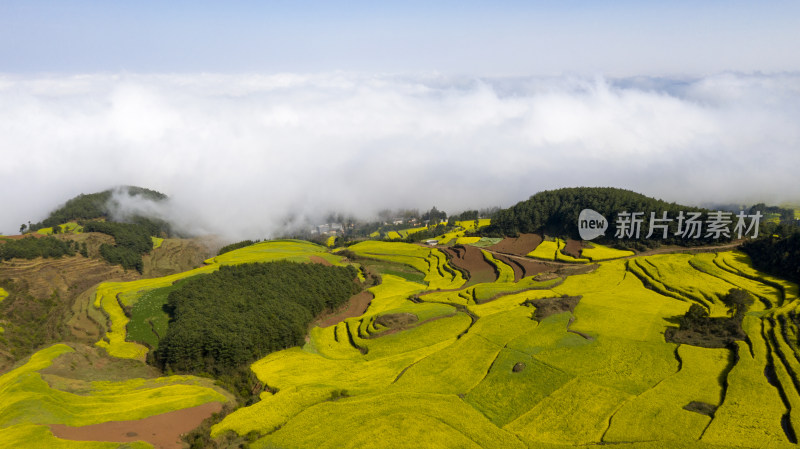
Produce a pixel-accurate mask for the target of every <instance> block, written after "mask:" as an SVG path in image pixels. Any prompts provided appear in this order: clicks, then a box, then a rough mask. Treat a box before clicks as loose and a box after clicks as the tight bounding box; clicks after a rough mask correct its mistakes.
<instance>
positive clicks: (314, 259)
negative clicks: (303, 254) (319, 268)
mask: <svg viewBox="0 0 800 449" xmlns="http://www.w3.org/2000/svg"><path fill="white" fill-rule="evenodd" d="M309 259H310V260H311V261H312V262H314V263H321V264H322V265H325V266H326V267H330V266H332V265H333V264H332V263H330V262H328V261H327V260H325V259H323V258H322V257H319V256H309Z"/></svg>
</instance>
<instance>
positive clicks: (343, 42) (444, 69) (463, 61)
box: [0, 0, 800, 76]
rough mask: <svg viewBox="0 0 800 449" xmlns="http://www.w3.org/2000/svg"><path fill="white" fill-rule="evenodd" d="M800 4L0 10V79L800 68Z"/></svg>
mask: <svg viewBox="0 0 800 449" xmlns="http://www.w3.org/2000/svg"><path fill="white" fill-rule="evenodd" d="M798 17H800V2H796V1H766V2H742V1H707V2H697V1H669V2H644V1H613V2H598V1H579V0H574V1H569V0H568V1H533V2H521V1H499V2H479V1H458V2H457V1H447V2H436V3H435V4H432V2H420V1H408V2H393V3H388V2H358V1H352V2H343V1H333V2H326V1H281V2H275V1H273V2H255V1H253V2H249V1H229V2H209V1H191V2H190V1H170V2H156V1H137V2H118V1H75V0H72V1H70V0H66V1H38V0H34V1H3V2H0V72H5V73H9V72H10V73H40V72H56V73H82V72H98V71H104V72H119V71H131V72H225V73H232V72H243V71H250V72H262V73H263V72H268V73H274V72H324V71H333V70H344V71H366V72H431V71H435V72H439V73H446V74H462V75H481V76H492V75H560V74H564V73H569V74H583V75H585V74H604V75H607V76H633V75H673V76H674V75H690V76H697V75H707V74H714V73H719V72H722V71H739V72H754V71H764V72H779V71H797V70H800V52H798V51H797V48H800V32H798V29H799V28H800V21H799V20H798Z"/></svg>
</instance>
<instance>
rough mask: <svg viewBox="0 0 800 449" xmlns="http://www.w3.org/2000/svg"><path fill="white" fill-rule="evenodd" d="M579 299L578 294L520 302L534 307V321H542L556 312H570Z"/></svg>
mask: <svg viewBox="0 0 800 449" xmlns="http://www.w3.org/2000/svg"><path fill="white" fill-rule="evenodd" d="M580 300H581V297H580V296H561V297H558V298H542V299H528V300H526V301H525V302H523V303H522V304H524V305H530V306H533V307H536V311H535V312H534V313H533V317H534V319H536V321H542V320H543V319H545V318H547V317H549V316H550V315H555V314H557V313H562V312H570V313H572V312H573V311H574V310H575V306H577V305H578V303H579V302H580Z"/></svg>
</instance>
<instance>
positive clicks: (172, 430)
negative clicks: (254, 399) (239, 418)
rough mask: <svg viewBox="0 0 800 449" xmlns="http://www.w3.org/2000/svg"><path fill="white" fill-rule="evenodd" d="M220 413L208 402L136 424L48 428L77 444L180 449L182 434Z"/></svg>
mask: <svg viewBox="0 0 800 449" xmlns="http://www.w3.org/2000/svg"><path fill="white" fill-rule="evenodd" d="M220 410H222V404H221V403H219V402H209V403H208V404H203V405H199V406H197V407H191V408H187V409H183V410H176V411H174V412H168V413H163V414H161V415H155V416H151V417H149V418H144V419H140V420H137V421H111V422H107V423H102V424H94V425H91V426H83V427H70V426H65V425H63V424H53V425H51V426H50V429H51V430H52V432H53V435H55V436H56V437H58V438H64V439H67V440H76V441H112V442H120V443H127V442H131V441H145V442H147V443H150V444H152V445H153V446H154V447H155V448H157V449H181V448H182V447H184V444H183V442H182V441H181V435H183V434H186V433H188V432H190V431H191V430H193V429H195V428H196V427H197V426H199V425H200V424H201V423H202V422H203V420H204V419H206V418H208V417H210V416H211V415H212V414H214V413H217V412H219V411H220Z"/></svg>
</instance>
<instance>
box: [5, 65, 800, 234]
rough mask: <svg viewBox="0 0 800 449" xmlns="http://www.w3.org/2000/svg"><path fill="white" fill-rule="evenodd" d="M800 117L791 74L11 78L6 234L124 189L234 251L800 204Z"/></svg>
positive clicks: (799, 83) (798, 87) (797, 86)
mask: <svg viewBox="0 0 800 449" xmlns="http://www.w3.org/2000/svg"><path fill="white" fill-rule="evenodd" d="M798 117H800V75H795V74H786V75H736V74H724V75H719V76H714V77H706V78H701V79H696V80H664V79H654V78H639V79H631V80H606V79H603V78H592V79H587V78H518V79H469V78H448V77H442V76H437V75H419V76H401V75H386V74H384V75H366V74H350V73H326V74H317V75H300V74H282V75H209V74H197V75H138V74H94V75H81V76H66V75H65V76H36V77H23V76H12V75H7V76H0V161H2V164H0V179H2V180H3V184H4V188H3V189H2V193H0V210H2V214H0V233H2V232H5V233H11V232H14V231H16V230H17V229H18V227H19V224H20V223H22V222H25V221H28V220H32V221H37V220H39V219H41V218H43V217H44V216H45V215H46V213H47V212H48V211H49V210H51V209H52V208H54V207H55V206H57V205H58V203H61V202H63V201H65V200H66V199H68V198H70V197H72V196H74V195H76V194H78V193H81V192H83V193H90V192H94V191H99V190H103V189H105V188H108V187H110V186H113V185H119V184H131V185H140V186H143V187H149V188H153V189H156V190H160V191H162V192H164V193H167V194H169V195H170V196H172V198H173V201H172V203H171V212H169V213H171V214H172V215H173V216H175V217H177V219H178V220H179V221H181V222H183V223H185V224H187V223H188V224H187V225H191V226H193V227H194V228H196V229H202V230H205V231H209V232H217V233H221V234H223V235H226V236H229V237H231V238H238V237H265V236H269V235H271V234H272V233H273V232H274V231H275V230H276V229H279V227H280V225H281V223H282V222H283V220H284V219H285V217H286V216H287V215H288V214H295V215H297V216H310V217H312V218H313V217H314V216H315V215H320V214H324V213H325V212H327V211H329V210H333V209H335V210H340V211H345V212H352V213H356V214H360V215H362V216H363V215H369V214H371V213H373V212H375V211H376V210H378V209H380V208H384V207H419V208H428V207H430V206H432V205H436V206H437V207H439V208H440V209H444V210H446V211H449V212H459V211H460V210H463V209H465V208H474V207H484V206H493V205H504V206H506V205H510V204H512V203H514V202H516V201H518V200H522V199H525V198H527V197H528V196H529V195H531V194H533V193H535V192H537V191H540V190H543V189H552V188H557V187H562V186H575V185H599V186H618V187H623V188H629V189H633V190H637V191H641V192H642V193H645V194H648V195H653V196H657V197H660V198H663V199H666V200H670V201H679V202H687V203H700V202H707V201H717V202H752V201H760V200H765V201H781V200H798V199H800V198H798V197H800V189H798V188H797V181H796V180H797V174H796V171H797V167H799V166H800V152H799V151H797V149H798V148H800V121H798V120H797V118H798Z"/></svg>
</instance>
